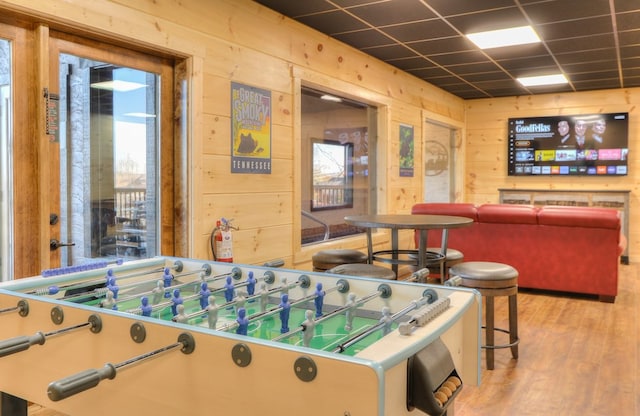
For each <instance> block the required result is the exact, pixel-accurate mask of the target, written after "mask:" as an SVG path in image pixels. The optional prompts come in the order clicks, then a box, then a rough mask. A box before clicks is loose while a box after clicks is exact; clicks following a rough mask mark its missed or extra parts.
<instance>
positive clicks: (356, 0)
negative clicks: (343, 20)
mask: <svg viewBox="0 0 640 416" xmlns="http://www.w3.org/2000/svg"><path fill="white" fill-rule="evenodd" d="M285 1H288V2H292V0H285ZM298 1H303V0H298ZM392 1H394V0H333V1H332V2H333V3H335V4H337V5H338V6H340V7H353V6H362V5H363V4H372V3H389V4H391V2H392Z"/></svg>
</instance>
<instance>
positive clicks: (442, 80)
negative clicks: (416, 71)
mask: <svg viewBox="0 0 640 416" xmlns="http://www.w3.org/2000/svg"><path fill="white" fill-rule="evenodd" d="M429 82H430V83H431V84H433V85H435V86H437V87H442V86H446V85H456V84H464V82H463V81H462V80H461V79H460V78H458V77H454V76H451V75H450V76H446V77H437V78H429Z"/></svg>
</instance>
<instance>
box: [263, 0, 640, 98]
mask: <svg viewBox="0 0 640 416" xmlns="http://www.w3.org/2000/svg"><path fill="white" fill-rule="evenodd" d="M255 1H256V2H257V3H260V4H262V5H264V6H266V7H269V8H271V9H273V10H275V11H277V12H279V13H282V14H283V15H285V16H288V17H290V18H292V19H294V20H297V21H299V22H301V23H303V24H305V25H307V26H310V27H312V28H314V29H316V30H318V31H320V32H323V33H325V34H327V35H329V36H332V37H334V38H336V39H338V40H340V41H342V42H344V43H346V44H348V45H351V46H353V47H354V48H356V49H359V50H361V51H363V52H365V53H367V54H369V55H371V56H374V57H376V58H378V59H381V60H383V61H385V62H387V63H389V64H390V65H393V66H395V67H397V68H399V69H401V70H403V71H405V72H408V73H410V74H412V75H414V76H416V77H418V78H420V79H423V80H425V81H427V82H429V83H431V84H434V85H436V86H438V87H440V88H442V89H445V90H447V91H449V92H451V93H453V94H455V95H457V96H459V97H462V98H465V99H469V98H486V97H502V96H512V95H529V94H538V93H549V92H567V91H586V90H597V89H605V88H627V87H639V86H640V0H299V1H296V0H255ZM527 24H531V25H532V26H533V28H534V30H535V31H536V32H537V33H538V35H539V36H540V38H541V39H542V43H539V44H533V45H524V46H512V47H505V48H495V49H489V50H485V51H482V50H480V49H478V48H477V47H476V46H475V45H473V44H472V43H471V42H469V41H468V40H467V39H466V38H465V37H464V34H465V33H471V32H477V31H481V30H492V29H504V28H507V27H511V26H523V25H527ZM558 72H562V73H564V74H565V75H566V76H567V78H568V79H569V84H567V85H559V86H558V85H556V86H546V87H528V88H525V87H522V86H521V85H520V84H519V83H518V82H517V81H516V78H517V77H521V76H534V75H548V74H552V73H558Z"/></svg>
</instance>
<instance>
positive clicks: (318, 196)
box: [301, 88, 376, 244]
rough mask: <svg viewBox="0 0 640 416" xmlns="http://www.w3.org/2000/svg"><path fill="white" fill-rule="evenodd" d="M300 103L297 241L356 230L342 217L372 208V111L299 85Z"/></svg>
mask: <svg viewBox="0 0 640 416" xmlns="http://www.w3.org/2000/svg"><path fill="white" fill-rule="evenodd" d="M323 97H324V98H323ZM327 98H329V99H327ZM301 104H302V114H301V129H302V130H301V131H302V143H301V149H302V155H303V157H302V161H301V163H302V170H301V172H302V178H301V185H302V189H301V197H302V201H301V207H302V212H301V215H302V222H301V224H302V227H301V243H302V244H311V243H316V242H321V241H324V240H328V239H334V238H340V237H345V236H349V235H353V234H357V233H361V232H363V230H362V229H360V228H358V227H354V226H351V225H348V224H345V223H344V217H345V216H347V215H359V214H371V213H373V212H374V208H373V207H374V206H375V195H374V194H373V193H372V192H371V191H370V190H371V189H375V175H374V173H375V169H374V168H373V166H372V165H371V162H372V161H374V160H375V159H374V158H370V156H371V155H370V149H374V148H375V144H374V143H372V139H371V135H370V134H369V133H370V132H371V131H375V128H376V126H375V125H371V120H375V116H374V115H375V111H376V110H375V108H371V107H369V106H367V105H366V104H363V103H359V102H355V101H353V100H349V99H346V98H341V97H336V96H335V95H332V96H327V94H325V93H323V92H320V91H316V90H313V89H310V88H303V90H302V103H301Z"/></svg>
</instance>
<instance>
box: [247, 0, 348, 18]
mask: <svg viewBox="0 0 640 416" xmlns="http://www.w3.org/2000/svg"><path fill="white" fill-rule="evenodd" d="M256 3H260V4H262V5H263V6H267V7H268V8H270V9H272V10H275V11H277V12H280V13H283V14H284V15H286V16H290V17H294V18H295V17H297V16H303V15H307V14H313V13H319V12H325V11H328V10H335V9H336V8H335V7H334V6H332V5H331V4H329V3H327V2H326V1H325V0H305V1H295V2H292V1H291V0H256ZM285 11H286V12H285Z"/></svg>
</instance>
